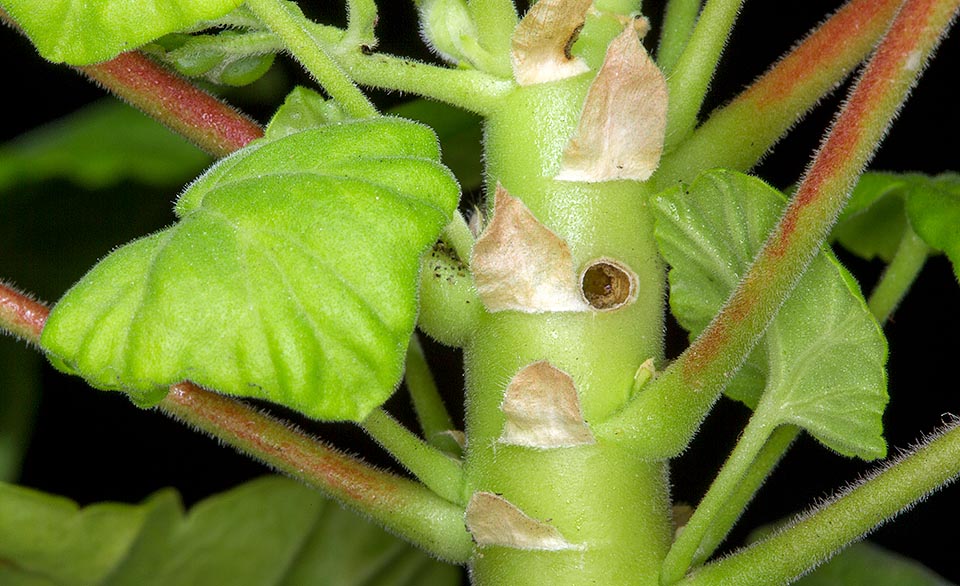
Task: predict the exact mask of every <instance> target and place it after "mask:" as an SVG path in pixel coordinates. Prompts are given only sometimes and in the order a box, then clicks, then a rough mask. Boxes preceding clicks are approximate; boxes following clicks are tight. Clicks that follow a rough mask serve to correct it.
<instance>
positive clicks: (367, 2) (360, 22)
mask: <svg viewBox="0 0 960 586" xmlns="http://www.w3.org/2000/svg"><path fill="white" fill-rule="evenodd" d="M376 24H377V3H376V2H375V1H374V0H348V1H347V34H346V37H345V38H344V41H346V42H347V43H349V44H351V45H353V46H361V45H369V46H373V45H375V44H376V42H377V38H376V36H375V35H374V27H375V26H376Z"/></svg>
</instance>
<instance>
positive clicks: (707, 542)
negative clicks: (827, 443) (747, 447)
mask: <svg viewBox="0 0 960 586" xmlns="http://www.w3.org/2000/svg"><path fill="white" fill-rule="evenodd" d="M799 435H800V428H799V427H797V426H795V425H781V426H780V427H778V428H777V429H776V430H774V432H773V433H772V434H770V437H769V438H768V439H767V442H766V443H765V444H763V448H762V449H761V450H760V453H758V454H757V457H756V458H755V459H754V461H753V463H752V464H751V465H750V468H749V470H747V473H746V475H745V476H744V477H743V479H742V480H741V481H740V483H739V484H738V485H737V487H736V489H734V491H733V492H732V493H731V494H730V496H729V497H728V498H727V501H726V505H725V506H724V507H722V508H720V510H719V511H717V513H716V516H715V517H714V518H713V521H712V522H711V523H710V526H709V527H707V530H706V532H704V534H703V538H702V539H701V540H700V546H699V547H698V548H697V551H696V554H695V555H694V556H693V561H692V563H691V565H692V566H699V565H701V564H703V562H705V561H707V559H708V558H709V557H710V556H711V555H713V552H714V551H716V549H717V547H719V546H720V544H721V543H722V542H723V540H724V539H726V537H727V534H728V533H729V532H730V529H732V528H733V526H734V524H736V522H737V520H738V519H739V518H740V515H741V514H742V513H743V511H744V510H746V508H747V505H748V504H750V501H752V500H753V497H754V495H756V494H757V491H758V490H760V487H761V486H762V485H763V483H764V482H765V481H766V479H767V477H769V476H770V474H771V473H772V472H773V470H774V468H776V467H777V464H779V463H780V460H782V459H783V456H784V455H785V454H786V453H787V450H789V449H790V446H791V445H792V444H793V442H794V441H795V440H796V439H797V437H798V436H799Z"/></svg>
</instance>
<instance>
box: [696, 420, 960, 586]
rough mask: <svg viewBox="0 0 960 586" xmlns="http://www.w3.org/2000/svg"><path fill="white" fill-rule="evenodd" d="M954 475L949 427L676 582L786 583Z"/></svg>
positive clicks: (959, 454)
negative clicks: (774, 529)
mask: <svg viewBox="0 0 960 586" xmlns="http://www.w3.org/2000/svg"><path fill="white" fill-rule="evenodd" d="M958 474H960V426H957V425H956V424H955V423H954V424H952V425H951V426H950V427H949V428H947V429H946V430H945V431H944V432H943V433H941V434H939V435H937V436H935V437H934V438H933V439H931V440H929V441H927V442H926V443H924V445H923V446H921V447H920V448H919V449H917V450H915V451H914V452H913V453H912V454H910V455H908V456H905V457H903V458H900V459H899V461H897V462H896V463H894V464H893V465H891V466H888V467H887V468H885V469H883V470H881V471H880V472H878V473H877V474H875V475H874V476H872V477H871V478H869V479H867V480H865V481H863V482H861V483H860V484H859V485H857V486H856V487H854V488H852V489H850V490H847V491H845V492H844V493H843V494H841V495H840V496H839V497H837V498H835V499H834V500H833V501H832V502H829V503H828V504H826V505H824V506H822V507H819V508H818V509H816V510H814V511H812V512H810V513H808V514H806V515H804V516H801V517H800V518H799V519H798V520H796V521H795V522H793V523H792V524H791V525H789V526H788V527H786V528H784V529H782V530H780V531H778V532H777V533H776V534H774V535H773V536H771V537H769V538H767V539H764V540H763V541H760V542H758V543H756V544H754V545H752V546H751V547H749V548H747V549H745V550H742V551H740V552H738V553H735V554H734V555H732V556H729V557H726V558H724V559H722V560H720V561H718V562H715V563H712V564H708V565H706V566H704V567H703V568H701V569H699V570H697V571H696V572H694V573H693V574H691V575H690V576H688V577H687V578H686V579H684V580H682V581H680V583H679V584H682V585H683V586H701V585H702V586H706V585H708V584H711V585H712V584H724V585H730V586H735V585H739V584H743V585H747V584H751V585H752V584H757V583H758V582H763V583H767V584H786V583H789V582H791V581H792V580H793V579H795V578H796V577H798V576H801V575H802V574H804V573H805V572H807V571H809V569H810V568H812V567H815V566H816V565H818V564H820V563H822V562H823V561H825V560H827V559H829V558H830V557H831V556H832V555H834V554H835V553H836V552H837V551H839V550H840V549H841V548H843V547H844V546H845V545H847V544H849V543H851V542H853V541H855V540H857V539H859V538H861V537H862V536H863V535H865V534H866V533H868V532H869V531H870V530H871V529H873V528H874V527H876V526H877V525H879V524H880V523H882V522H883V521H884V520H886V519H889V518H891V517H893V516H894V515H896V514H897V513H898V512H900V511H902V510H904V509H906V508H907V507H909V506H910V505H912V504H914V503H916V502H917V501H919V500H921V499H923V498H924V497H925V496H926V495H928V494H930V493H931V492H933V491H935V490H937V489H939V488H942V487H943V486H944V485H945V484H947V483H949V482H950V481H952V480H953V479H954V478H956V477H957V475H958Z"/></svg>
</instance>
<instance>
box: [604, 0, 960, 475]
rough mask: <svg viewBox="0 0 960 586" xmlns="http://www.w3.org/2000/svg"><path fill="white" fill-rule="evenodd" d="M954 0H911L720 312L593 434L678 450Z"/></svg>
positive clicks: (878, 132) (781, 289) (805, 259)
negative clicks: (676, 357)
mask: <svg viewBox="0 0 960 586" xmlns="http://www.w3.org/2000/svg"><path fill="white" fill-rule="evenodd" d="M958 2H960V0H908V1H907V3H906V4H905V5H904V7H903V9H902V10H901V11H900V13H899V14H898V16H897V18H896V20H895V21H894V24H893V26H892V27H891V29H890V31H889V32H888V33H887V35H886V36H885V37H884V40H883V42H882V43H881V44H880V46H879V48H878V49H877V53H876V54H875V55H874V57H873V58H872V59H871V60H870V63H869V64H868V65H867V68H866V70H865V71H864V73H863V75H862V76H861V78H860V80H859V82H858V83H857V85H856V86H855V88H854V89H853V91H852V93H851V95H850V98H849V100H848V101H847V102H846V104H845V105H844V107H843V109H842V111H841V112H840V114H839V116H838V118H837V120H836V122H835V124H834V126H833V128H832V129H831V131H830V134H829V136H828V137H827V140H826V141H825V142H824V144H823V145H822V146H821V148H820V149H819V151H818V152H817V155H816V157H815V158H814V161H813V163H812V164H811V166H810V168H809V170H808V171H807V173H806V175H805V176H804V178H803V180H802V181H801V182H800V186H799V188H798V189H797V193H796V195H795V196H794V197H793V199H792V200H791V202H790V205H789V206H788V207H787V209H786V211H785V213H784V215H783V217H782V218H781V220H780V222H779V223H778V224H777V226H776V228H774V231H773V233H772V235H771V237H770V238H769V239H768V240H767V242H766V244H765V245H764V247H763V249H762V250H761V251H760V253H759V255H758V256H757V259H756V260H755V261H754V263H753V264H752V265H751V267H750V270H749V271H748V272H747V274H746V275H744V277H743V279H742V280H741V282H740V283H739V284H738V285H737V288H736V289H735V291H734V292H733V294H732V295H731V297H730V298H729V299H728V300H727V302H726V303H725V304H724V307H723V308H722V309H721V311H720V313H719V314H718V315H717V317H716V318H715V319H714V320H713V322H711V324H710V325H709V326H708V327H707V328H706V329H705V330H704V331H703V333H701V335H700V336H699V337H697V339H696V340H695V341H694V342H693V343H692V344H691V346H690V347H689V348H688V349H687V350H686V351H685V352H684V353H683V354H682V355H681V356H680V357H679V358H678V359H677V360H676V361H674V362H673V364H671V365H670V367H669V368H668V369H667V370H666V371H665V372H664V373H663V375H661V376H660V377H659V378H658V379H657V380H656V381H654V382H653V383H651V384H650V385H648V386H647V387H648V388H647V390H645V391H643V392H641V393H639V394H638V395H637V396H636V397H635V398H634V400H633V401H632V402H631V403H630V404H628V406H627V407H626V408H625V409H623V410H622V411H621V412H620V413H619V414H618V415H617V416H615V417H613V418H611V419H610V420H609V421H607V422H605V423H602V424H600V425H599V426H595V427H594V433H595V434H598V435H599V436H606V437H621V438H630V441H632V442H634V443H635V445H637V446H638V449H641V450H643V451H645V452H646V451H647V450H649V451H650V452H656V453H659V454H660V455H661V456H662V457H670V456H673V455H676V454H678V453H679V452H680V451H682V450H683V449H684V448H685V447H686V445H687V444H688V443H689V441H690V438H691V437H692V436H693V434H694V433H695V431H696V429H697V428H698V427H699V423H700V421H701V420H702V419H703V417H704V416H705V415H706V413H707V412H708V411H709V409H710V407H711V406H712V405H713V403H714V401H716V399H717V397H718V396H719V395H720V392H721V391H722V390H723V387H724V385H726V383H727V381H729V379H730V377H732V376H733V375H734V374H735V373H736V372H737V369H738V368H739V366H740V365H741V364H742V362H743V359H744V358H745V357H746V356H747V354H748V353H749V352H750V350H751V349H752V348H753V346H754V344H755V343H756V341H757V340H758V339H759V338H760V336H762V335H763V332H764V330H765V329H766V327H767V325H768V324H769V323H770V321H771V320H772V319H773V317H774V316H775V315H776V313H777V310H778V309H779V308H780V306H781V304H782V303H783V300H784V299H786V298H787V296H788V295H789V294H790V292H791V291H792V290H793V287H794V286H795V285H796V283H797V281H798V280H799V279H800V277H801V276H802V275H803V272H804V271H805V270H806V268H807V266H808V265H809V263H810V261H811V260H812V259H813V257H814V256H815V255H816V253H817V252H818V251H819V250H820V247H821V246H822V245H823V242H824V241H825V239H826V237H827V235H828V233H829V231H830V228H831V227H832V226H833V224H834V223H835V221H836V218H837V215H838V214H839V212H840V210H841V209H842V208H843V206H844V205H845V204H846V201H847V199H848V198H849V195H850V192H851V190H852V187H853V185H854V183H855V182H856V179H857V177H858V176H859V174H860V172H861V170H862V169H863V167H864V166H865V165H866V163H867V161H868V160H869V159H870V157H871V156H872V155H873V153H874V151H875V150H876V148H877V145H878V144H879V143H880V140H881V138H882V137H883V136H884V134H885V133H886V131H887V128H888V127H889V125H890V122H891V121H892V120H893V118H894V117H895V115H896V113H897V112H898V111H899V109H900V107H901V106H902V104H903V102H904V100H905V99H906V96H907V93H908V92H909V90H910V88H911V87H912V86H913V84H914V83H915V82H916V80H917V78H918V77H919V75H920V72H921V70H922V69H923V65H924V64H925V63H926V61H927V59H928V57H929V56H930V54H931V53H932V52H933V50H934V49H935V48H936V46H937V44H938V42H939V40H940V38H941V36H942V34H943V32H944V31H945V30H946V29H947V27H948V25H949V23H950V22H951V20H952V18H953V15H954V13H955V11H956V8H957V4H958Z"/></svg>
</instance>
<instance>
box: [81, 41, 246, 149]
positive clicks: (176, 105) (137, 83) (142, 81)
mask: <svg viewBox="0 0 960 586" xmlns="http://www.w3.org/2000/svg"><path fill="white" fill-rule="evenodd" d="M78 70H79V71H81V72H82V73H83V74H85V75H86V76H87V77H89V78H90V79H92V80H93V81H95V82H97V83H98V84H100V85H102V86H103V87H105V88H106V89H108V90H110V91H111V92H113V93H114V94H115V95H117V96H118V97H120V98H123V99H124V100H126V101H127V102H129V103H130V104H131V105H133V106H134V107H136V108H137V109H139V110H142V111H143V112H144V113H146V114H147V115H149V116H151V117H153V118H155V119H156V120H158V121H160V122H161V123H163V124H165V125H166V126H168V127H169V128H170V129H171V130H173V131H174V132H177V133H179V134H181V135H183V136H184V137H186V138H187V139H189V140H191V141H193V142H194V143H195V144H196V145H197V146H199V147H200V148H201V149H203V150H204V151H206V152H208V153H210V154H212V155H214V156H217V157H224V156H226V155H228V154H230V153H232V152H233V151H235V150H237V149H240V148H242V147H244V146H246V145H247V143H249V142H250V141H252V140H254V139H256V138H260V137H261V136H263V129H262V128H260V126H259V125H258V124H257V123H256V122H254V121H252V120H250V119H249V118H247V117H246V116H244V115H243V114H241V113H239V112H238V111H237V110H235V109H234V108H233V107H231V106H229V105H228V104H226V103H225V102H222V101H220V100H218V99H216V98H214V97H213V96H211V95H210V94H207V93H206V92H204V91H203V90H201V89H199V88H197V87H196V86H194V85H192V84H190V82H188V81H186V80H185V79H183V78H181V77H179V76H178V75H176V74H174V73H172V72H170V71H168V70H167V69H164V68H163V67H161V66H160V65H158V64H157V63H155V62H153V61H152V60H150V59H149V58H148V57H146V56H145V55H143V54H141V53H137V52H130V53H121V54H120V55H118V56H117V57H115V58H114V59H111V60H110V61H106V62H104V63H98V64H96V65H88V66H86V67H79V68H78Z"/></svg>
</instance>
